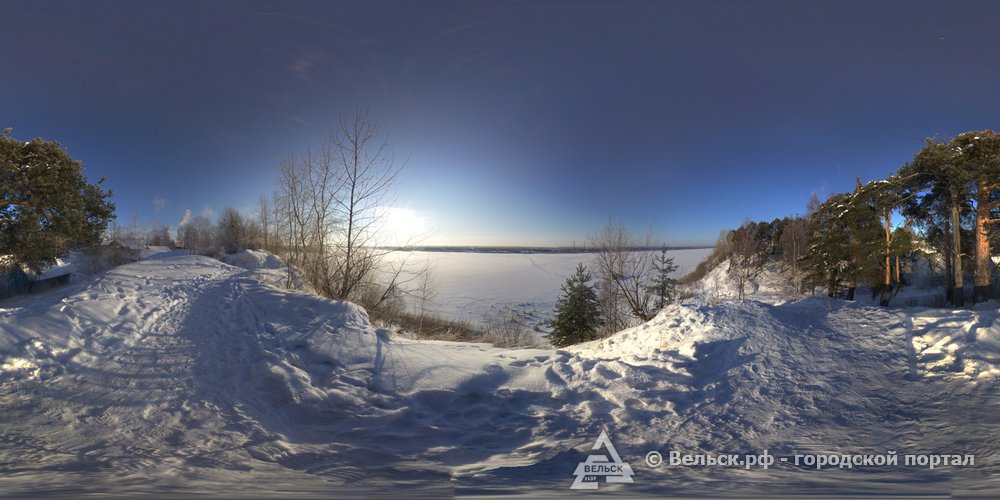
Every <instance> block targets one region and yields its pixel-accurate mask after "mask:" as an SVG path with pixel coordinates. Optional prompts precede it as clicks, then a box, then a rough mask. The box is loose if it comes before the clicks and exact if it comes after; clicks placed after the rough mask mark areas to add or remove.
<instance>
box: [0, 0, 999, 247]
mask: <svg viewBox="0 0 1000 500" xmlns="http://www.w3.org/2000/svg"><path fill="white" fill-rule="evenodd" d="M957 3H958V4H959V5H961V6H962V7H963V8H951V9H944V10H942V9H941V6H942V5H943V4H942V3H941V2H937V1H914V2H907V3H905V4H896V3H872V2H860V1H846V2H837V3H835V4H832V3H815V2H808V3H802V2H793V1H764V2H754V3H746V2H726V1H703V2H679V1H678V2H634V3H627V4H622V3H617V2H603V1H583V2H541V3H539V2H517V1H515V2H504V3H492V2H453V1H429V2H420V3H412V2H401V1H379V2H366V3H348V2H344V3H323V2H294V3H291V2H283V3H276V2H268V1H240V2H230V1H217V2H211V3H204V2H192V1H183V0H179V1H175V2H169V3H149V2H137V3H129V4H127V5H126V4H123V3H120V2H113V1H94V2H87V3H85V4H83V3H75V2H57V1H41V2H16V1H11V2H7V3H6V4H5V5H6V6H7V8H6V9H5V15H4V17H3V19H0V43H3V45H4V46H5V47H7V48H8V50H7V51H5V52H4V53H3V54H2V55H0V62H2V63H3V64H4V67H6V68H12V69H13V70H12V71H11V72H10V74H9V75H8V76H7V78H5V79H3V81H0V92H2V93H3V95H5V96H7V99H4V100H3V102H2V103H0V120H3V121H2V122H0V129H4V128H7V127H11V128H12V129H13V132H12V134H11V135H12V136H13V137H16V138H18V139H21V140H28V139H31V138H34V137H43V138H46V139H49V140H55V141H58V142H60V143H61V144H63V145H64V146H65V147H66V148H67V149H68V151H69V153H70V154H71V155H72V156H73V157H74V158H76V159H77V160H80V161H81V162H82V163H83V164H84V165H85V168H86V170H85V171H86V173H87V175H88V176H89V177H90V178H91V179H92V180H96V179H97V178H100V177H106V178H107V179H108V181H107V183H106V185H107V186H108V187H110V188H111V189H113V190H114V192H115V196H114V197H113V201H114V202H115V203H116V204H117V207H118V211H117V213H118V216H119V218H118V223H119V225H122V226H124V225H125V224H127V221H128V220H129V219H130V217H131V216H132V214H136V215H137V217H138V219H139V223H140V225H141V226H143V227H146V228H151V227H155V226H157V225H162V226H167V227H173V228H176V227H177V226H178V224H179V223H180V222H181V221H182V220H183V219H184V218H185V217H186V214H192V215H199V214H200V215H206V216H208V217H210V218H212V217H214V216H215V214H218V213H219V212H221V211H222V209H223V208H224V207H227V206H232V207H234V208H236V209H238V210H240V211H241V212H243V213H245V214H247V215H250V214H252V213H253V206H254V205H255V203H256V200H257V199H258V197H259V196H261V195H269V194H270V193H271V192H272V191H273V190H274V179H275V177H276V167H277V165H278V162H279V161H280V160H281V158H283V157H284V156H286V155H289V154H292V155H301V154H303V153H305V152H306V151H307V150H309V149H310V148H316V147H317V146H318V145H319V144H320V143H321V141H323V140H324V138H326V137H329V136H330V134H332V133H334V132H335V131H336V126H337V123H338V120H340V118H341V117H342V116H346V115H349V114H350V113H352V112H355V111H367V112H368V113H370V116H371V117H372V118H373V119H374V120H375V121H376V122H377V124H378V125H379V126H380V129H381V132H382V133H383V134H384V137H385V138H387V140H388V143H389V146H390V147H391V149H392V151H393V152H394V154H395V160H396V162H397V163H398V164H400V165H404V167H403V170H402V172H401V174H400V176H399V178H398V182H397V183H396V184H395V186H394V194H395V196H394V198H393V202H392V203H391V204H388V205H386V206H384V207H382V208H383V209H384V210H385V211H387V213H390V214H392V215H391V216H390V217H389V219H390V226H391V227H392V229H391V230H390V231H389V232H390V233H392V234H393V235H394V236H395V237H397V239H400V241H405V240H406V235H419V234H422V235H429V238H428V239H427V240H426V243H427V244H430V245H435V246H539V247H559V246H572V245H574V244H584V243H585V241H586V239H587V237H588V234H591V233H592V232H594V231H595V230H597V229H598V228H599V227H600V225H601V223H602V222H603V221H605V220H608V219H613V220H615V221H621V222H622V223H624V224H625V225H626V226H628V228H629V229H630V230H631V231H632V232H633V233H635V234H644V233H645V232H646V231H647V230H649V231H650V232H651V234H652V238H653V240H656V241H664V242H666V243H667V244H669V245H671V246H711V245H712V244H713V243H714V241H715V239H716V238H717V236H718V235H719V233H720V232H721V231H724V230H727V229H734V228H736V227H738V226H739V225H740V224H741V223H742V222H743V221H744V220H745V219H748V218H749V219H752V220H765V221H769V220H772V219H775V218H782V217H786V216H794V215H796V214H802V213H804V212H805V207H806V204H807V202H808V200H809V198H810V196H811V195H812V194H813V193H816V194H817V195H818V196H819V197H820V198H821V199H822V198H826V197H827V196H828V195H830V194H832V193H838V192H845V191H849V190H851V189H852V188H853V186H854V182H855V178H861V179H862V180H863V181H867V180H871V179H876V178H882V177H884V176H885V175H886V173H887V172H889V171H892V170H895V169H897V168H898V167H900V166H901V165H903V164H904V163H905V162H907V161H908V160H910V159H912V156H913V154H914V153H915V152H916V151H917V150H919V148H920V147H921V145H922V144H923V141H924V139H925V138H927V137H932V136H940V135H945V136H950V135H955V134H957V133H960V132H964V131H968V130H982V129H987V128H995V120H996V119H995V117H996V116H997V114H998V112H1000V95H998V94H996V92H994V89H995V88H996V87H997V86H998V84H1000V68H998V67H996V65H991V64H987V63H985V62H984V61H989V60H991V59H990V58H991V54H990V52H989V47H994V46H997V45H998V44H1000V32H997V30H995V29H994V27H993V26H992V24H991V20H992V19H995V18H996V15H1000V4H996V3H993V2H983V1H973V0H966V1H962V2H957ZM948 5H953V4H948ZM970 10H974V11H976V12H979V13H980V15H978V16H969V15H968V14H967V13H968V12H969V11H970ZM81 20H82V21H83V22H81Z"/></svg>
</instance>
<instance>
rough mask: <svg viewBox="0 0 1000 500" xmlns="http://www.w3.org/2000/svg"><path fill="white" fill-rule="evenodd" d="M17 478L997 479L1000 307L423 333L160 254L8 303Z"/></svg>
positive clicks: (442, 488)
mask: <svg viewBox="0 0 1000 500" xmlns="http://www.w3.org/2000/svg"><path fill="white" fill-rule="evenodd" d="M0 308H2V310H0V405H2V408H3V412H0V443H2V446H0V493H4V494H11V495H15V496H17V495H23V494H27V493H36V494H37V493H40V492H62V493H85V492H105V493H106V492H114V493H129V492H131V493H137V492H138V493H142V492H174V493H212V494H216V495H220V496H234V495H235V496H249V495H253V496H269V495H270V496H285V497H287V496H288V495H289V494H295V495H299V496H301V495H317V496H330V495H335V496H336V495H341V496H346V497H354V496H357V495H360V494H364V493H366V492H368V493H373V492H379V491H384V490H393V489H399V488H405V492H406V496H415V495H419V494H427V495H429V496H438V495H440V494H449V493H452V492H455V491H458V492H459V493H462V492H466V493H477V492H478V493H482V492H492V493H501V492H502V493H525V494H528V493H531V492H536V491H537V489H545V490H547V491H549V492H551V493H555V494H572V493H573V492H572V491H570V490H568V486H569V484H570V483H571V482H572V479H573V476H572V472H573V470H574V468H575V466H576V464H577V463H578V462H580V461H581V457H583V456H584V455H583V454H584V453H586V451H587V450H589V449H590V446H591V445H592V444H593V441H594V439H596V437H597V435H598V434H599V433H600V431H601V430H602V429H607V430H608V431H609V433H610V435H611V437H612V440H613V441H614V443H615V444H616V445H617V447H618V451H619V453H621V455H622V458H623V459H624V460H626V461H628V462H630V463H631V465H632V467H633V469H634V470H635V471H636V477H635V483H634V484H629V485H617V487H616V488H606V487H602V491H604V490H606V489H612V490H616V491H620V492H622V493H630V492H631V493H655V494H658V495H662V494H664V493H670V494H689V495H690V494H703V493H708V494H734V493H736V494H761V495H766V494H768V493H773V492H774V491H775V488H776V487H777V485H781V487H780V491H781V492H782V493H785V494H800V495H801V494H806V493H813V494H844V493H856V492H870V491H879V492H886V493H909V494H916V493H919V494H928V493H943V494H948V493H953V492H958V493H963V492H964V493H968V492H977V493H980V494H984V493H989V492H992V493H997V492H1000V480H998V478H1000V466H998V462H997V459H998V457H997V453H996V451H997V449H998V444H1000V418H998V417H997V413H996V408H998V405H1000V389H998V387H1000V383H998V375H997V374H998V370H1000V312H998V311H997V310H996V309H995V308H993V309H988V310H987V309H983V310H975V311H963V312H961V313H951V312H948V311H937V310H931V309H905V310H888V311H887V310H881V309H877V308H867V307H856V306H845V305H843V303H842V302H839V301H827V300H826V299H808V300H804V301H799V302H794V303H788V304H784V305H780V306H773V305H766V304H762V303H758V302H726V303H722V304H719V305H716V306H695V305H678V306H672V307H670V308H668V309H667V310H665V311H663V312H662V313H661V314H660V315H658V316H657V317H656V318H655V319H654V320H652V321H651V322H649V323H647V324H645V325H641V326H639V327H636V328H633V329H630V330H626V331H623V332H621V333H619V334H617V335H615V336H613V337H610V338H608V339H604V340H601V341H596V342H592V343H588V344H583V345H579V346H575V347H573V348H571V349H568V350H558V351H554V350H505V349H496V348H492V347H489V346H486V345H480V344H457V343H449V342H432V341H413V340H406V339H400V338H396V337H394V336H393V335H392V334H391V333H390V332H387V331H385V330H380V329H377V328H374V327H372V326H371V325H370V324H369V322H368V318H367V315H366V314H365V312H364V311H363V310H362V309H360V308H358V307H356V306H354V305H352V304H348V303H343V302H335V301H329V300H326V299H322V298H318V297H316V296H313V295H310V294H308V293H305V292H297V291H287V290H282V289H279V288H276V287H273V286H270V285H268V284H265V283H262V282H261V281H260V280H259V279H257V278H256V277H255V275H254V272H253V271H250V270H246V269H242V268H238V267H234V266H229V265H226V264H223V263H221V262H218V261H215V260H212V259H208V258H204V257H197V256H176V255H174V256H171V255H169V254H161V255H160V256H152V257H151V258H150V260H146V261H141V262H138V263H134V264H129V265H126V266H122V267H120V268H117V269H115V270H112V271H110V272H108V273H107V274H105V275H104V276H101V277H97V278H93V279H92V280H90V281H87V282H82V283H79V284H76V285H73V286H72V287H70V288H64V289H57V290H52V291H50V292H47V293H44V294H39V295H33V296H26V297H17V298H15V299H10V300H7V301H3V302H0ZM668 449H675V450H684V451H685V452H712V453H744V452H761V451H763V450H765V449H767V450H770V451H771V452H772V453H777V452H782V453H795V452H798V453H810V452H844V453H884V452H886V451H888V450H897V451H898V452H899V453H900V454H904V453H931V452H934V453H949V454H952V453H954V454H975V455H976V464H977V465H976V466H975V467H970V468H939V469H936V470H934V471H929V470H927V469H926V468H914V467H896V468H887V469H885V470H880V471H878V472H877V473H873V472H872V471H871V470H870V469H869V470H861V469H859V470H823V471H808V470H801V469H796V468H793V467H789V466H786V467H775V468H772V469H771V470H767V471H764V470H750V471H744V470H741V469H719V468H704V467H701V468H699V467H686V468H657V469H654V468H650V467H649V466H647V465H645V464H644V463H643V457H644V456H645V455H646V453H647V452H649V451H660V452H662V453H664V455H666V452H667V450H668Z"/></svg>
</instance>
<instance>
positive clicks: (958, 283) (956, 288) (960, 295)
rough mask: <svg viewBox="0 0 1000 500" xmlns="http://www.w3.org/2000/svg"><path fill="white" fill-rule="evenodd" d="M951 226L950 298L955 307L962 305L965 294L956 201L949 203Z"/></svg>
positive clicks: (959, 222) (960, 232) (960, 228)
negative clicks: (952, 265)
mask: <svg viewBox="0 0 1000 500" xmlns="http://www.w3.org/2000/svg"><path fill="white" fill-rule="evenodd" d="M951 228H952V230H951V241H952V245H953V247H954V248H953V249H952V252H951V253H952V256H953V257H954V259H955V266H954V268H955V275H954V276H955V280H954V285H953V289H952V299H953V301H954V304H955V307H964V306H965V296H964V295H965V294H964V292H963V288H964V287H965V285H964V284H963V283H962V224H961V221H959V215H958V203H954V202H952V205H951Z"/></svg>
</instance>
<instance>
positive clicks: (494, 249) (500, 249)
mask: <svg viewBox="0 0 1000 500" xmlns="http://www.w3.org/2000/svg"><path fill="white" fill-rule="evenodd" d="M664 248H666V249H667V250H668V251H672V250H697V249H702V248H712V246H710V245H705V246H678V247H674V246H668V247H664V246H663V245H659V246H638V247H629V248H628V249H627V250H628V251H630V252H659V251H660V250H662V249H664ZM382 250H405V251H413V252H461V253H551V254H560V253H563V254H565V253H595V252H600V251H602V250H603V249H601V248H599V247H507V246H408V247H385V248H382Z"/></svg>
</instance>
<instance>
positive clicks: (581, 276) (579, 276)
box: [549, 263, 603, 347]
mask: <svg viewBox="0 0 1000 500" xmlns="http://www.w3.org/2000/svg"><path fill="white" fill-rule="evenodd" d="M590 280H591V276H590V273H589V272H587V268H586V267H584V265H583V264H582V263H580V264H577V266H576V273H575V274H573V276H570V277H569V278H568V279H567V280H566V283H565V284H563V286H562V295H561V296H560V297H559V299H558V301H557V302H556V309H555V313H556V319H555V320H554V321H553V322H552V333H551V334H549V340H550V341H551V342H552V345H554V346H556V347H564V346H568V345H572V344H576V343H579V342H586V341H588V340H594V339H595V338H596V337H597V329H598V328H599V327H600V326H601V324H602V323H603V321H602V319H601V309H600V304H599V303H598V301H597V292H596V291H595V290H594V288H593V287H592V286H590V284H589V283H590Z"/></svg>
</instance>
